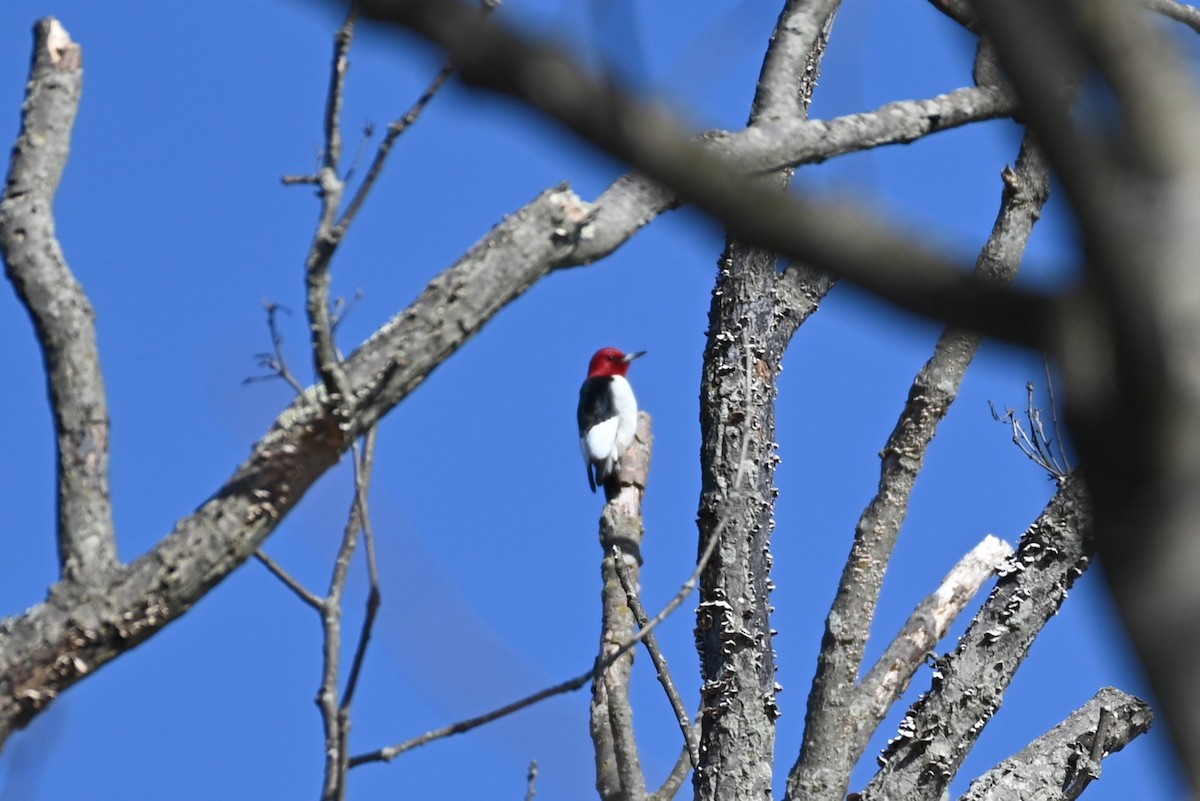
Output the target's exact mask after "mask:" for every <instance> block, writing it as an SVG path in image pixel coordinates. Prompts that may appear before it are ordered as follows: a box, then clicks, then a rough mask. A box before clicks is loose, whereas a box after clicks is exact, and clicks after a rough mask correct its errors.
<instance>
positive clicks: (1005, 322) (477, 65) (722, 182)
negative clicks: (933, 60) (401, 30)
mask: <svg viewBox="0 0 1200 801" xmlns="http://www.w3.org/2000/svg"><path fill="white" fill-rule="evenodd" d="M364 11H365V12H366V13H368V14H370V15H372V16H375V17H377V18H382V19H387V20H389V21H393V22H396V23H398V24H401V25H405V26H407V27H409V28H411V29H413V30H415V31H416V32H418V33H420V34H421V35H423V36H425V37H427V38H429V39H430V40H432V41H434V42H436V43H437V44H439V45H441V46H442V47H443V48H445V49H446V50H447V52H448V53H449V55H450V57H451V60H452V61H453V62H454V63H455V64H456V65H457V66H458V68H459V70H460V74H461V75H462V76H463V78H464V80H467V81H468V82H472V83H475V84H477V85H481V86H486V87H487V88H489V89H492V90H494V91H497V92H502V93H506V94H510V95H513V96H515V97H518V98H520V99H522V100H525V101H526V102H529V103H531V104H533V105H535V106H537V107H538V108H539V109H541V110H542V111H544V112H546V113H547V114H548V115H550V116H552V117H554V118H555V119H557V120H558V121H560V122H562V123H563V124H564V125H566V126H567V127H568V128H570V129H571V130H573V131H575V132H576V133H577V134H579V135H581V136H583V137H584V138H586V139H588V140H589V141H591V142H593V143H595V144H597V145H599V146H600V147H602V148H604V149H605V150H607V151H608V152H610V153H612V154H614V155H616V156H617V157H619V158H622V159H624V160H626V161H627V162H628V163H630V164H631V165H633V166H634V167H635V168H637V169H639V170H641V171H643V172H644V173H645V174H647V175H649V176H650V177H651V178H653V179H655V180H657V181H659V182H661V183H662V184H663V185H665V186H668V187H671V188H672V189H673V190H674V191H677V192H678V194H679V196H680V197H681V198H683V199H685V200H686V201H688V202H691V203H695V204H696V205H697V206H699V207H700V208H701V209H703V210H704V211H706V212H708V213H709V214H711V215H712V216H713V217H715V218H716V219H717V220H719V221H720V222H721V223H722V224H723V225H724V226H725V227H726V228H728V229H729V230H730V232H731V233H733V234H734V235H735V236H736V237H737V238H738V239H739V240H740V241H744V242H748V243H753V244H754V245H756V246H758V247H762V248H764V249H766V250H770V251H775V252H778V253H782V254H785V255H787V256H790V257H792V258H796V259H800V260H802V261H806V262H808V263H810V264H811V265H812V266H813V267H816V268H819V269H821V270H824V271H827V272H829V273H831V274H833V275H834V276H836V277H842V278H846V279H848V280H851V281H854V282H855V283H858V284H860V285H861V286H863V287H865V288H866V289H868V290H870V291H872V292H875V293H877V294H879V295H881V296H882V297H884V298H886V299H888V300H890V301H892V302H893V303H895V304H897V305H899V306H900V307H902V308H904V309H907V310H909V311H912V312H914V313H917V314H924V315H928V316H932V317H935V318H938V319H943V320H946V321H947V322H950V323H953V324H959V325H962V326H964V327H970V328H972V329H973V330H976V331H980V332H982V333H985V334H988V335H992V336H996V337H999V338H1001V339H1005V340H1007V341H1010V342H1014V343H1016V344H1021V345H1025V346H1034V347H1038V346H1041V345H1043V344H1045V343H1046V342H1047V338H1048V336H1049V334H1050V332H1051V330H1052V327H1053V318H1054V316H1055V313H1056V308H1055V304H1054V303H1053V301H1051V300H1050V299H1048V298H1047V297H1045V296H1043V295H1039V294H1036V293H1029V292H1025V291H1020V290H1014V289H1011V288H998V287H996V286H994V285H990V284H987V283H985V282H982V281H979V280H978V279H973V278H970V277H968V276H964V275H963V274H962V273H961V272H960V271H959V270H958V269H957V266H956V265H955V263H954V262H953V261H952V260H949V259H945V258H943V257H942V256H940V255H939V254H937V253H935V252H933V250H932V249H930V248H926V247H923V246H921V245H918V244H916V243H914V242H913V241H912V240H910V239H909V238H908V237H906V236H903V235H899V234H896V233H895V232H893V231H890V230H888V229H886V228H885V227H883V226H881V225H879V224H878V223H877V222H875V221H873V220H870V219H868V218H866V216H865V215H862V214H859V213H855V212H851V211H847V210H845V209H838V208H835V207H833V206H832V205H831V204H829V203H828V201H826V200H822V201H820V202H815V201H805V200H800V199H794V198H787V197H784V196H781V195H779V194H778V193H775V192H771V191H768V190H767V189H765V188H763V187H761V186H759V185H757V184H756V183H755V182H753V181H749V180H747V179H746V178H745V177H744V176H743V175H742V174H741V171H740V170H739V169H737V168H736V167H735V166H733V165H731V164H730V163H729V162H728V160H726V159H724V158H722V157H720V156H719V155H718V154H716V153H714V152H712V151H710V150H709V149H708V148H705V147H703V146H701V145H699V144H695V143H692V142H690V141H689V139H688V137H687V136H686V135H685V134H684V132H683V131H681V130H680V129H679V127H678V125H677V124H676V123H675V121H674V120H673V119H672V118H671V117H669V116H668V115H667V114H665V113H664V112H663V111H662V110H661V109H659V108H657V107H655V106H650V105H647V104H642V103H637V102H634V101H632V100H630V99H628V98H627V97H624V96H622V95H621V94H620V93H619V92H617V91H615V90H614V89H613V87H612V86H611V85H610V84H607V83H604V82H602V81H599V80H597V79H596V78H594V77H592V76H591V75H590V74H588V73H587V72H586V71H584V70H582V69H581V68H579V67H578V66H576V65H574V64H573V63H571V62H570V61H569V60H568V59H567V58H566V57H565V56H564V55H563V54H562V53H560V52H559V51H557V50H555V49H553V48H551V47H549V46H546V45H540V44H536V43H533V42H530V41H528V40H525V39H522V38H520V37H519V36H517V35H515V34H513V33H512V32H511V31H509V30H506V29H504V28H502V27H500V26H498V25H495V24H493V23H492V22H490V21H484V20H480V19H478V18H477V16H476V15H475V14H473V13H472V12H470V11H469V10H468V9H466V8H465V7H464V6H462V5H460V4H459V3H457V2H455V1H454V0H436V2H431V0H407V1H406V2H396V1H395V0H374V2H368V3H364ZM564 87H569V91H563V88H564ZM978 91H980V92H985V93H994V94H995V95H996V96H1006V92H1005V90H1003V89H1001V88H999V87H987V88H981V89H979V90H978ZM930 122H931V123H932V124H934V127H936V124H937V122H938V121H937V120H935V119H932V118H931V119H930Z"/></svg>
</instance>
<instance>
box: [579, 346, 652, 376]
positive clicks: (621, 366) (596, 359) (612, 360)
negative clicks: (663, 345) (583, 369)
mask: <svg viewBox="0 0 1200 801" xmlns="http://www.w3.org/2000/svg"><path fill="white" fill-rule="evenodd" d="M645 353H646V351H644V350H640V351H638V352H637V353H630V354H628V355H626V354H625V353H624V352H622V351H621V350H620V349H619V348H601V349H600V350H598V351H596V353H595V354H593V356H592V360H591V361H590V362H588V378H597V377H599V376H606V375H625V374H626V373H628V372H629V363H630V362H631V361H633V360H634V359H636V358H637V357H639V356H644V355H645Z"/></svg>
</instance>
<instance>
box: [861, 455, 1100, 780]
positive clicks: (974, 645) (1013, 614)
mask: <svg viewBox="0 0 1200 801" xmlns="http://www.w3.org/2000/svg"><path fill="white" fill-rule="evenodd" d="M1094 546H1095V541H1094V539H1093V537H1092V508H1091V504H1090V503H1089V501H1088V497H1087V493H1086V491H1085V490H1084V488H1083V485H1082V482H1081V481H1080V480H1079V479H1078V477H1074V478H1071V479H1068V480H1067V482H1066V483H1064V484H1063V486H1062V487H1061V488H1060V489H1059V491H1058V493H1057V494H1056V495H1055V496H1054V498H1053V499H1052V500H1051V502H1050V503H1049V505H1047V507H1046V509H1045V511H1043V512H1042V514H1041V516H1040V517H1039V518H1038V519H1037V521H1036V522H1035V523H1034V524H1033V526H1032V527H1030V529H1029V531H1028V532H1026V533H1025V535H1024V536H1023V537H1021V542H1020V544H1019V545H1018V547H1017V552H1016V554H1014V555H1013V556H1012V557H1011V558H1010V559H1009V561H1008V563H1007V564H1006V565H1005V566H1003V567H1001V570H1000V579H999V581H998V582H997V584H996V588H995V589H994V590H993V591H992V594H991V595H990V596H989V597H988V599H987V601H986V602H985V603H984V605H983V607H982V608H981V609H980V610H979V613H978V614H977V615H976V616H975V619H974V620H973V621H971V625H970V627H969V628H968V629H967V631H966V633H965V634H963V636H962V638H961V639H960V640H959V643H958V646H957V647H956V648H955V649H954V652H953V653H951V654H950V655H949V656H947V657H945V658H942V659H939V660H937V664H936V666H935V668H934V674H933V683H932V686H931V687H930V690H929V691H928V692H927V693H925V695H923V696H922V697H921V698H920V699H919V700H918V701H917V702H916V703H915V704H913V707H912V709H910V710H909V712H908V714H907V715H906V716H905V718H904V721H903V722H901V724H900V731H899V734H898V735H897V736H896V737H895V738H894V739H893V740H892V741H891V742H889V743H888V747H887V749H886V750H885V751H884V753H883V755H882V756H881V757H880V764H881V766H882V767H881V768H880V771H879V773H878V774H877V775H876V776H875V778H874V779H872V780H871V782H870V784H869V785H868V786H867V788H866V790H865V791H864V792H863V794H862V796H863V799H864V801H875V800H876V799H878V800H879V801H882V800H883V799H889V798H905V799H912V801H917V799H938V798H940V797H941V796H942V793H943V792H944V791H945V789H946V787H947V785H948V784H949V782H950V780H951V779H952V778H953V777H954V776H955V774H956V773H957V772H958V768H959V766H960V765H961V764H962V760H963V759H964V758H965V757H966V755H967V753H968V752H969V751H970V749H971V747H972V746H973V745H974V744H975V741H976V739H977V738H978V736H979V734H980V732H981V731H982V730H983V727H984V726H985V725H986V724H987V722H988V720H990V719H991V717H992V715H993V714H994V713H995V712H996V710H997V709H999V708H1000V704H1001V702H1002V701H1003V699H1004V693H1005V691H1006V690H1007V689H1008V685H1009V683H1010V682H1011V681H1012V678H1013V675H1014V674H1015V673H1016V671H1017V668H1018V667H1020V665H1021V663H1022V662H1023V661H1024V659H1025V657H1026V656H1027V655H1028V653H1029V648H1030V647H1031V646H1032V645H1033V641H1034V639H1035V638H1036V637H1037V635H1038V634H1039V633H1040V632H1041V630H1042V627H1043V626H1044V625H1045V624H1046V622H1047V621H1048V620H1049V619H1050V618H1051V617H1052V616H1053V615H1054V614H1055V613H1056V612H1057V611H1058V609H1059V607H1060V606H1061V605H1062V602H1063V601H1064V600H1065V599H1066V597H1067V591H1068V590H1069V589H1070V588H1071V586H1072V585H1073V584H1074V583H1075V581H1076V579H1078V578H1079V576H1081V575H1083V572H1084V571H1085V570H1087V568H1088V566H1089V564H1090V561H1091V555H1092V553H1093V550H1094Z"/></svg>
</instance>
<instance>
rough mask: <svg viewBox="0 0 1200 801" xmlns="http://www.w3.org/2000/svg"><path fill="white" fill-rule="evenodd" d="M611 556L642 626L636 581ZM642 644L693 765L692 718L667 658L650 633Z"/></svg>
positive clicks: (697, 755)
mask: <svg viewBox="0 0 1200 801" xmlns="http://www.w3.org/2000/svg"><path fill="white" fill-rule="evenodd" d="M613 556H614V558H613V566H614V567H615V568H616V571H617V578H619V579H620V580H621V590H622V591H623V592H624V593H625V602H626V603H627V604H628V605H629V610H630V611H631V612H632V613H633V618H634V621H635V622H636V623H637V625H638V628H639V629H642V628H645V627H646V625H647V624H648V623H649V622H650V618H649V615H647V614H646V607H644V606H643V605H642V599H641V598H640V597H639V595H638V588H637V582H636V580H635V579H634V577H633V576H631V575H630V569H629V567H628V566H627V565H626V564H625V562H624V560H623V559H618V558H616V557H617V553H614V555H613ZM642 644H643V645H645V646H646V653H647V654H649V656H650V661H651V662H653V663H654V673H655V675H657V676H658V682H659V684H661V685H662V688H663V692H665V693H666V694H667V700H668V701H669V702H670V704H671V710H672V711H673V712H674V713H675V720H676V721H677V722H678V723H679V730H680V732H681V733H682V734H683V745H684V748H685V750H686V751H687V754H688V757H689V759H690V760H691V761H690V764H691V766H692V767H695V766H696V765H698V764H699V763H700V751H699V747H698V745H697V743H696V730H695V729H694V728H692V721H691V718H690V717H689V716H688V713H687V708H686V707H685V706H684V705H683V698H682V696H680V695H679V690H678V689H677V688H676V687H675V681H674V680H673V679H672V678H671V670H670V668H669V667H668V666H667V657H666V655H665V654H663V652H662V649H661V648H659V647H658V639H657V638H656V637H655V636H654V635H653V634H648V635H646V636H645V637H643V638H642Z"/></svg>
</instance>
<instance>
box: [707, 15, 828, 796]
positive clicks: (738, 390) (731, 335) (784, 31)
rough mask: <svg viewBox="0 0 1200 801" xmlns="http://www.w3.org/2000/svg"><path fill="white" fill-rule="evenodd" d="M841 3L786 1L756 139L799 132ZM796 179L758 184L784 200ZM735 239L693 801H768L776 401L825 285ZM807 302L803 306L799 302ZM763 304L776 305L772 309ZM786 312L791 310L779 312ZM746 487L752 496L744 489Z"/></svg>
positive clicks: (711, 409) (711, 336) (724, 324)
mask: <svg viewBox="0 0 1200 801" xmlns="http://www.w3.org/2000/svg"><path fill="white" fill-rule="evenodd" d="M837 6H838V2H837V0H822V2H817V3H806V2H797V1H796V0H789V2H787V3H785V5H784V8H783V11H782V13H781V14H780V16H779V20H778V22H777V23H776V26H775V30H774V32H773V36H772V39H771V43H770V45H769V46H768V48H767V53H766V57H765V59H764V61H763V67H762V70H761V73H760V76H759V80H758V84H757V86H756V89H755V97H754V103H753V105H752V107H751V109H752V110H751V114H750V124H749V128H748V129H747V130H748V131H755V130H757V129H759V128H760V126H762V125H765V124H767V123H768V122H769V121H770V120H771V119H773V120H778V121H779V122H781V123H782V124H784V125H786V124H788V123H795V122H800V121H802V120H803V119H804V118H805V117H806V116H807V114H808V104H809V101H810V99H811V97H812V92H813V90H814V88H815V84H816V80H817V75H818V73H819V69H818V67H819V64H820V61H821V58H822V57H823V56H824V53H825V48H826V45H827V44H828V34H829V29H830V26H831V25H832V22H833V14H834V12H835V11H836V9H837ZM791 177H792V170H791V168H790V167H785V168H784V169H781V170H778V171H777V172H776V173H775V174H774V175H773V176H771V179H770V180H769V181H764V182H763V183H764V184H765V185H769V186H771V187H772V188H774V189H775V191H776V192H779V193H781V194H782V191H783V190H786V188H787V186H788V184H789V183H790V181H791ZM736 233H737V232H736V231H730V232H728V234H727V237H726V242H725V250H724V253H723V254H722V255H721V257H720V260H719V262H718V264H719V268H720V269H719V271H718V273H717V280H716V285H715V287H714V288H713V293H712V302H711V305H710V307H709V330H708V340H707V344H706V347H705V352H704V368H703V373H702V378H701V385H700V427H701V437H702V445H701V449H700V468H701V478H702V482H703V484H702V491H701V495H700V509H699V513H698V517H697V519H698V523H699V526H698V528H699V534H700V545H701V547H702V548H703V549H704V550H705V552H706V554H707V553H710V551H709V548H710V547H712V546H713V545H714V544H715V546H716V550H715V552H711V553H712V560H711V561H710V562H709V563H708V565H707V567H706V568H705V569H704V570H703V572H702V573H701V584H700V601H701V602H700V606H699V609H698V610H697V615H696V621H697V622H696V645H697V648H698V649H699V651H700V667H701V677H702V678H703V680H704V683H703V685H702V687H701V695H702V702H701V704H702V705H701V710H700V724H701V725H700V747H699V754H700V760H699V762H698V763H697V765H696V773H695V780H694V781H695V790H696V793H695V794H696V798H697V799H704V800H705V801H707V800H708V799H725V798H753V797H763V796H769V795H770V791H771V771H770V765H771V764H772V763H773V760H774V751H775V721H776V719H777V718H778V717H779V714H780V713H779V707H778V705H777V704H776V701H775V693H776V691H777V689H778V685H777V684H776V682H775V652H774V649H773V647H772V644H771V638H772V635H773V631H772V629H771V618H770V616H771V605H770V590H771V580H770V570H771V552H770V543H771V533H772V530H773V512H774V507H775V497H776V494H777V493H776V489H775V481H774V477H775V465H776V464H777V463H778V457H777V456H776V454H775V452H774V450H775V447H776V446H775V397H776V394H777V391H778V387H777V385H776V376H778V375H779V372H780V369H781V362H782V359H783V353H784V351H785V350H786V348H787V345H788V343H789V342H790V340H791V336H792V335H793V334H794V333H795V331H796V327H797V326H799V325H800V323H801V322H802V321H803V320H804V319H806V318H807V317H808V315H809V314H811V312H812V311H814V310H815V309H816V303H817V301H819V300H820V298H821V297H822V296H823V295H824V292H825V291H827V290H828V288H829V287H830V286H831V283H830V282H828V281H827V280H824V279H823V277H820V276H813V278H814V279H815V280H812V281H808V282H803V283H806V288H807V289H808V290H809V294H805V293H804V292H803V291H801V290H800V288H799V286H798V284H799V283H802V282H800V281H797V280H796V275H795V272H793V275H792V276H789V277H788V278H787V279H786V281H787V283H788V285H789V290H788V291H787V294H777V292H778V286H779V284H780V283H781V279H780V276H779V274H778V271H777V268H776V263H777V261H778V256H777V254H776V253H775V252H774V251H772V250H770V249H768V248H760V247H755V246H753V245H752V244H750V243H746V242H743V241H741V240H739V239H738V238H737V236H736ZM808 297H813V302H812V303H811V304H808V305H804V304H801V303H792V302H786V301H799V300H800V299H801V298H804V299H807V298H808ZM764 299H766V300H768V302H766V303H764V302H763V300H764ZM780 300H783V301H785V302H784V303H780V302H779V301H780ZM744 477H749V482H748V484H749V485H748V486H746V487H744V486H743V483H742V480H743V478H744Z"/></svg>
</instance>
